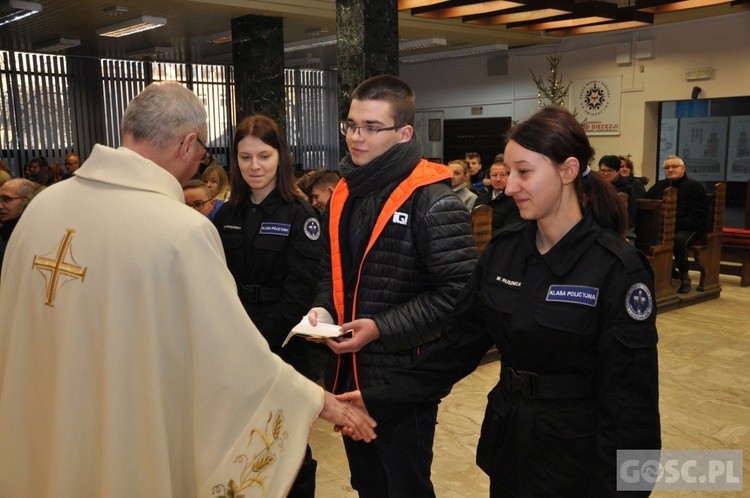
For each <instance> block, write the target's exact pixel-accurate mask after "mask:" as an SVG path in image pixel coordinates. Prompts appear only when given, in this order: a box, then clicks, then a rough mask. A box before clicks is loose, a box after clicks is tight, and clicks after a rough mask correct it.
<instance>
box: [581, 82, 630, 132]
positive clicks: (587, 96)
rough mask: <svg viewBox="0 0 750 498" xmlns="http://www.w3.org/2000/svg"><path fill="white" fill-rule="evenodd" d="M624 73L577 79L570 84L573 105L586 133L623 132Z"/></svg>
mask: <svg viewBox="0 0 750 498" xmlns="http://www.w3.org/2000/svg"><path fill="white" fill-rule="evenodd" d="M621 89H622V76H613V77H611V78H589V79H584V80H574V81H573V82H572V83H571V85H570V100H571V104H570V106H571V109H573V110H575V111H577V113H576V117H577V118H578V120H579V121H583V120H584V119H585V120H586V123H585V124H584V125H583V128H584V129H585V130H586V134H587V135H619V134H620V91H621Z"/></svg>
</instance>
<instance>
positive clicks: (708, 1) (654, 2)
mask: <svg viewBox="0 0 750 498" xmlns="http://www.w3.org/2000/svg"><path fill="white" fill-rule="evenodd" d="M722 3H729V0H636V1H635V8H636V9H638V10H642V11H644V12H651V13H653V14H663V13H665V12H677V11H678V10H687V9H697V8H698V7H710V6H711V5H719V4H722Z"/></svg>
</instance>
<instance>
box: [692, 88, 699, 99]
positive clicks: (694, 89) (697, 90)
mask: <svg viewBox="0 0 750 498" xmlns="http://www.w3.org/2000/svg"><path fill="white" fill-rule="evenodd" d="M700 94H701V87H699V86H694V87H693V94H692V95H690V97H691V98H692V99H697V98H698V95H700Z"/></svg>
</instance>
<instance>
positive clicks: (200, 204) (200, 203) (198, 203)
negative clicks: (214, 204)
mask: <svg viewBox="0 0 750 498" xmlns="http://www.w3.org/2000/svg"><path fill="white" fill-rule="evenodd" d="M209 202H211V199H208V200H205V201H195V202H194V203H192V204H188V206H190V207H191V208H193V209H199V210H200V209H203V206H204V205H205V204H207V203H209ZM186 204H187V203H186Z"/></svg>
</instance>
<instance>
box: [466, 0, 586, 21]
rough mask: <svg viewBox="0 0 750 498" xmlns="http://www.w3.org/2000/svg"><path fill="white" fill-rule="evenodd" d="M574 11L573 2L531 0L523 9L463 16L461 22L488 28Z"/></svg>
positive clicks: (569, 0) (571, 0)
mask: <svg viewBox="0 0 750 498" xmlns="http://www.w3.org/2000/svg"><path fill="white" fill-rule="evenodd" d="M574 10H575V0H533V1H529V2H527V3H526V5H525V6H523V7H517V8H515V9H508V10H504V11H492V12H485V13H483V14H476V15H471V16H464V18H463V19H462V20H463V22H465V23H469V24H477V25H481V26H490V25H495V24H508V23H513V22H524V21H536V20H537V19H544V18H547V17H553V16H561V15H564V14H569V13H571V12H573V11H574Z"/></svg>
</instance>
